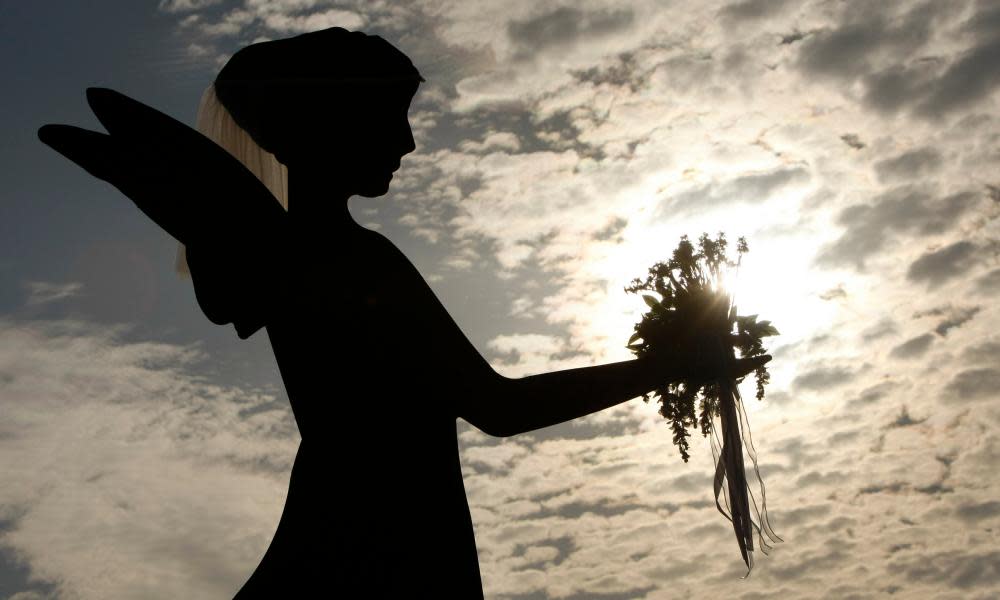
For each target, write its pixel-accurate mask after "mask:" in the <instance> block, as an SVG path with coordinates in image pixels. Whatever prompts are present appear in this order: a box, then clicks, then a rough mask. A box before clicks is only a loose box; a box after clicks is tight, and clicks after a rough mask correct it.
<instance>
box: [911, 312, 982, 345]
mask: <svg viewBox="0 0 1000 600" xmlns="http://www.w3.org/2000/svg"><path fill="white" fill-rule="evenodd" d="M980 310H982V307H980V306H958V307H953V306H951V305H948V306H945V307H940V308H939V309H931V310H930V311H927V312H923V313H916V314H914V315H913V316H914V317H923V316H938V315H943V316H944V317H945V318H944V319H943V320H941V321H939V322H938V324H937V325H935V326H934V333H936V334H938V335H940V336H941V337H944V336H946V335H948V332H949V331H951V330H952V329H955V328H956V327H961V326H962V325H965V324H966V323H968V322H969V321H971V320H972V318H973V317H975V316H976V315H977V314H978V313H979V311H980Z"/></svg>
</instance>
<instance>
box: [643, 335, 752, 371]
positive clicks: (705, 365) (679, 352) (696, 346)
mask: <svg viewBox="0 0 1000 600" xmlns="http://www.w3.org/2000/svg"><path fill="white" fill-rule="evenodd" d="M731 357H732V348H731V346H730V347H725V346H724V345H723V344H719V343H718V342H715V341H713V340H712V339H710V338H699V339H697V340H694V341H692V342H690V343H687V344H684V345H682V346H679V347H676V349H675V350H674V351H671V352H667V353H663V354H661V356H660V357H659V358H658V360H659V362H661V363H665V366H666V368H668V369H669V372H670V373H672V374H673V375H674V376H673V377H672V379H674V380H678V381H680V380H686V381H689V382H709V381H718V380H720V379H742V378H743V377H746V376H747V375H749V374H750V373H752V372H753V371H755V370H757V369H758V368H760V367H762V366H764V365H765V364H767V363H768V362H770V360H771V355H769V354H763V355H760V356H753V357H749V358H739V359H734V358H731Z"/></svg>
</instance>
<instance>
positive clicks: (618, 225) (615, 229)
mask: <svg viewBox="0 0 1000 600" xmlns="http://www.w3.org/2000/svg"><path fill="white" fill-rule="evenodd" d="M626 225H628V220H627V219H623V218H622V217H615V218H614V219H612V220H611V222H610V223H608V224H607V226H606V227H605V228H604V229H602V230H600V231H598V232H596V233H594V239H595V240H597V241H599V242H604V241H607V240H611V239H614V240H615V241H616V242H621V241H622V238H621V232H622V231H624V229H625V226H626Z"/></svg>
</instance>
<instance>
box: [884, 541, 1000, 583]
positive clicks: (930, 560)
mask: <svg viewBox="0 0 1000 600" xmlns="http://www.w3.org/2000/svg"><path fill="white" fill-rule="evenodd" d="M887 567H888V570H889V572H891V573H900V574H902V575H903V576H904V577H905V578H906V579H907V580H909V581H911V582H926V583H932V584H940V583H941V582H948V583H950V584H951V585H952V586H955V587H958V588H963V589H967V588H972V587H987V586H993V585H996V584H997V583H1000V551H995V550H993V551H986V552H980V553H975V552H961V551H951V552H938V553H933V554H925V553H922V554H918V555H914V556H912V557H908V558H907V559H905V560H897V561H893V562H890V563H889V564H888V565H887Z"/></svg>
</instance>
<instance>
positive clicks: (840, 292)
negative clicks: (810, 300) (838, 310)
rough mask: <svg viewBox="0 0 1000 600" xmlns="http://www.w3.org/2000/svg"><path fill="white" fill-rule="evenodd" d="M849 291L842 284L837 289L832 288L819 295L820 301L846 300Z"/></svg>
mask: <svg viewBox="0 0 1000 600" xmlns="http://www.w3.org/2000/svg"><path fill="white" fill-rule="evenodd" d="M846 297H847V291H846V290H844V284H840V285H838V286H837V287H835V288H830V289H828V290H826V291H825V292H823V293H822V294H820V295H819V298H820V300H836V299H837V298H846Z"/></svg>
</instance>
